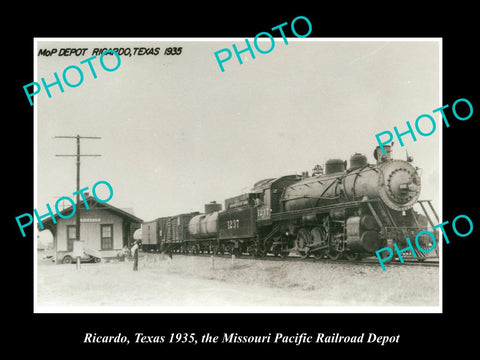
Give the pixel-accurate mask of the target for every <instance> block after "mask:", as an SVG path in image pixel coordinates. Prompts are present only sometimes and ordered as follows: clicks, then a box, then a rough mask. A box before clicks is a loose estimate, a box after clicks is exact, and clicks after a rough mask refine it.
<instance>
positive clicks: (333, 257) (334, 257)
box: [327, 249, 342, 261]
mask: <svg viewBox="0 0 480 360" xmlns="http://www.w3.org/2000/svg"><path fill="white" fill-rule="evenodd" d="M327 255H328V258H329V259H330V260H333V261H336V260H338V259H340V256H341V255H342V253H341V252H339V251H336V250H333V249H329V250H328V253H327Z"/></svg>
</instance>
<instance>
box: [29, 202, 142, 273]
mask: <svg viewBox="0 0 480 360" xmlns="http://www.w3.org/2000/svg"><path fill="white" fill-rule="evenodd" d="M85 195H86V199H85V201H86V202H87V204H88V210H87V208H86V207H85V203H84V201H82V200H81V201H80V202H78V203H77V204H76V213H75V215H74V216H72V217H70V218H68V219H64V218H62V217H60V216H58V214H55V222H56V223H54V221H53V219H52V217H48V218H46V219H45V220H43V221H42V224H43V229H41V228H40V224H38V229H39V231H44V230H49V231H50V232H51V233H52V236H53V249H54V259H55V262H56V263H57V264H62V263H69V262H71V261H75V258H76V256H77V255H78V251H79V250H78V249H79V248H80V249H83V255H82V257H85V258H89V257H95V258H96V259H104V258H112V257H117V255H121V254H122V252H123V249H124V247H128V248H130V247H131V246H132V243H133V241H134V239H133V233H134V232H135V231H136V230H138V229H139V228H140V227H141V224H142V222H143V220H142V219H140V218H138V217H136V216H134V215H133V214H132V211H127V210H124V209H120V208H117V207H115V206H112V205H110V204H108V203H101V202H98V201H97V200H96V199H95V198H94V197H93V196H89V195H88V194H87V193H85ZM72 211H73V209H72V206H69V207H66V208H65V209H63V210H62V211H61V214H62V215H64V216H65V217H67V216H69V215H70V214H71V213H72ZM77 213H78V214H79V216H80V243H76V240H77V226H76V217H77ZM78 244H80V245H81V246H80V247H79V246H78ZM74 245H75V251H76V253H74Z"/></svg>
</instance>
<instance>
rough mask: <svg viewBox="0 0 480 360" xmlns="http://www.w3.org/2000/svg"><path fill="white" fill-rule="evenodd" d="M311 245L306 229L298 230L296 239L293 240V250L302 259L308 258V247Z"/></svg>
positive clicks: (310, 238)
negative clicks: (294, 249)
mask: <svg viewBox="0 0 480 360" xmlns="http://www.w3.org/2000/svg"><path fill="white" fill-rule="evenodd" d="M311 244H312V237H311V235H310V231H308V230H307V229H304V228H303V229H300V231H299V232H298V234H297V239H296V240H295V248H296V250H297V251H298V253H299V254H300V255H301V256H302V258H306V257H308V253H309V251H310V248H309V246H310V245H311Z"/></svg>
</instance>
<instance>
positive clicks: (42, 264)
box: [37, 253, 439, 312]
mask: <svg viewBox="0 0 480 360" xmlns="http://www.w3.org/2000/svg"><path fill="white" fill-rule="evenodd" d="M211 261H212V260H211V258H210V257H208V256H204V257H202V256H183V255H174V256H173V259H172V260H169V259H168V257H166V256H162V255H157V254H141V256H140V261H139V271H133V270H132V267H133V266H132V265H133V264H132V263H131V262H122V261H120V262H119V261H112V262H104V263H99V264H82V266H81V269H78V270H77V269H76V265H72V264H69V265H63V264H62V265H55V264H53V263H52V262H51V261H49V260H46V259H45V258H44V256H43V255H42V254H41V253H39V255H38V262H37V263H38V266H37V309H38V310H39V311H47V312H49V311H61V312H64V311H65V312H69V311H72V312H75V308H74V307H75V306H80V307H92V306H94V307H101V308H104V309H105V312H111V311H113V312H116V311H115V309H114V308H113V307H148V309H151V311H152V312H182V311H183V309H187V308H188V307H195V309H197V310H196V311H195V312H197V311H198V310H199V309H200V311H199V312H222V311H224V310H225V309H228V308H229V307H232V306H233V307H239V306H241V307H251V306H255V307H260V309H267V308H268V309H270V312H271V311H272V308H271V307H285V306H288V307H308V309H314V310H316V309H317V307H325V308H323V309H327V311H328V308H329V307H332V306H334V307H339V306H340V307H345V306H347V307H352V306H353V307H365V306H375V307H382V308H383V307H399V306H400V307H405V306H406V307H410V306H422V307H435V306H438V304H439V269H438V268H437V267H419V266H390V267H388V268H387V271H382V269H381V267H380V266H379V265H378V264H377V265H378V266H373V265H368V264H354V263H352V264H345V263H342V264H339V263H332V262H287V261H268V260H266V261H265V260H251V259H236V260H235V261H234V262H232V260H231V259H229V258H215V259H214V267H213V268H212V266H211V265H212V262H211ZM156 307H165V308H159V309H156ZM199 307H200V308H199ZM59 309H61V310H59ZM70 309H71V310H70ZM130 309H131V311H135V308H130ZM148 309H147V311H150V310H148ZM277 309H281V308H277ZM319 309H320V310H319V312H324V311H323V310H322V309H321V308H319ZM86 311H88V309H87V310H86ZM97 311H98V310H97ZM100 311H101V310H100ZM257 311H258V310H257ZM260 311H261V310H260ZM273 311H274V312H275V310H273ZM340 311H341V310H340ZM377 311H380V312H381V311H382V309H381V308H380V309H378V310H377ZM227 312H228V311H227ZM279 312H281V311H279Z"/></svg>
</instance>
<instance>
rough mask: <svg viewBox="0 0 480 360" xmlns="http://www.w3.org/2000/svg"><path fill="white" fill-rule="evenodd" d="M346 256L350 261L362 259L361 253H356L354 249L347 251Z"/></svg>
mask: <svg viewBox="0 0 480 360" xmlns="http://www.w3.org/2000/svg"><path fill="white" fill-rule="evenodd" d="M345 256H346V257H347V259H348V260H350V261H357V260H360V258H361V257H360V254H359V253H356V252H353V251H347V252H346V253H345Z"/></svg>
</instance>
